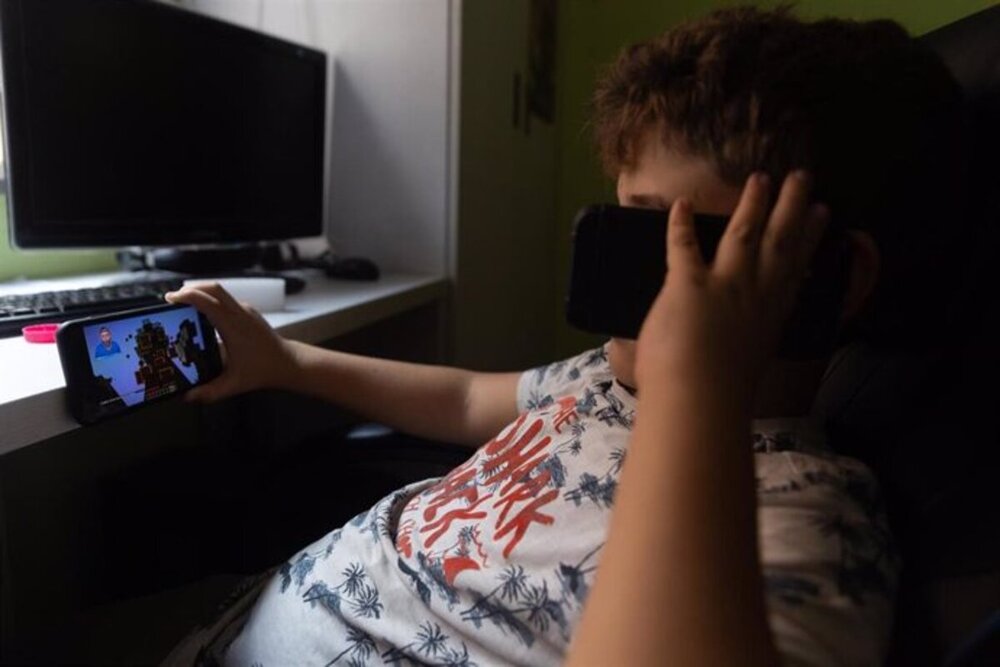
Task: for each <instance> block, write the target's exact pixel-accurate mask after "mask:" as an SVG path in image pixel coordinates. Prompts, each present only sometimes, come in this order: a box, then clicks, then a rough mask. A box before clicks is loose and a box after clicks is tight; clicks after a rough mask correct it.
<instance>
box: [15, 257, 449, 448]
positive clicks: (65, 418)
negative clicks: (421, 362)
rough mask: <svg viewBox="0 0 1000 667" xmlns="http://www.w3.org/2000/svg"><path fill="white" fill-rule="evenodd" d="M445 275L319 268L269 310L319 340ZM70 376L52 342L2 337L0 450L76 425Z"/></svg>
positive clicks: (292, 333)
mask: <svg viewBox="0 0 1000 667" xmlns="http://www.w3.org/2000/svg"><path fill="white" fill-rule="evenodd" d="M116 278H117V279H118V280H121V278H122V274H106V275H103V276H88V277H85V278H76V279H72V280H60V281H45V282H44V283H42V282H38V283H34V284H32V285H27V286H26V285H20V284H16V283H15V284H8V285H0V292H2V293H11V292H16V291H22V292H23V291H29V290H30V291H42V290H47V289H73V288H76V287H81V286H91V285H95V284H100V283H101V282H102V281H103V282H107V281H109V280H114V279H116ZM446 292H447V283H446V280H445V279H444V278H441V277H436V276H414V275H396V274H390V275H383V276H382V278H380V279H379V280H377V281H375V282H370V283H368V282H348V281H336V280H328V279H326V278H324V277H322V276H318V277H316V278H314V279H311V280H310V281H309V284H308V285H307V286H306V289H305V290H303V291H302V292H300V293H299V294H296V295H294V296H290V297H288V299H287V300H286V307H285V310H284V311H283V312H280V313H265V315H264V316H265V318H266V319H267V321H268V322H270V323H271V325H272V326H273V327H275V329H277V330H278V331H279V332H280V333H281V334H282V335H283V336H285V337H287V338H293V339H295V340H301V341H305V342H307V343H317V342H320V341H324V340H328V339H330V338H333V337H335V336H339V335H341V334H344V333H347V332H349V331H353V330H355V329H360V328H361V327H364V326H366V325H368V324H372V323H374V322H377V321H379V320H383V319H385V318H387V317H391V316H392V315H395V314H398V313H402V312H405V311H407V310H410V309H412V308H415V307H417V306H421V305H424V304H428V303H432V302H434V301H438V300H441V299H443V298H444V296H445V294H446ZM65 386H66V385H65V382H64V380H63V374H62V368H61V367H60V365H59V355H58V353H57V351H56V347H55V345H38V344H31V343H27V342H25V341H24V339H23V338H20V337H18V338H4V339H0V455H2V454H5V453H7V452H11V451H14V450H15V449H19V448H21V447H25V446H27V445H30V444H32V443H35V442H39V441H41V440H45V439H47V438H51V437H53V436H56V435H59V434H61V433H65V432H66V431H70V430H72V429H75V428H79V424H77V423H76V422H75V421H74V420H73V418H72V417H70V415H69V413H68V412H67V410H66V406H65V400H66V399H65Z"/></svg>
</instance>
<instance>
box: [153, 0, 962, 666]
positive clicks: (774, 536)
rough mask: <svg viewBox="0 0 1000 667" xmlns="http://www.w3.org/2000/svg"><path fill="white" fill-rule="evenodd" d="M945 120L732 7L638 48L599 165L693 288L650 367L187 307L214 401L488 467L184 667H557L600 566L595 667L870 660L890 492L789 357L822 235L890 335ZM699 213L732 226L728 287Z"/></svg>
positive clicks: (270, 587)
mask: <svg viewBox="0 0 1000 667" xmlns="http://www.w3.org/2000/svg"><path fill="white" fill-rule="evenodd" d="M863 106H870V107H871V108H870V109H867V108H866V109H865V110H864V111H863V112H862V111H861V110H860V109H861V107H863ZM955 109H957V93H956V89H955V86H954V84H953V82H952V81H951V80H950V78H949V77H948V75H947V72H946V71H945V69H944V68H943V66H942V65H941V64H940V63H938V62H937V61H935V60H934V59H933V58H932V57H930V56H928V54H926V53H925V52H923V51H922V50H921V49H919V48H918V47H917V46H916V45H915V44H914V43H913V42H912V41H911V40H910V39H909V38H908V37H907V36H906V35H905V33H903V31H902V30H900V29H899V28H898V27H897V26H895V25H893V24H889V23H886V22H876V23H870V24H855V23H849V22H842V21H825V22H819V23H815V24H803V23H800V22H799V21H797V20H795V19H794V18H792V17H791V16H790V15H789V13H788V12H787V10H777V11H773V12H764V11H758V10H754V9H734V10H723V11H720V12H716V13H713V14H711V15H709V16H708V17H706V18H704V19H701V20H698V21H694V22H692V23H689V24H685V25H682V26H679V27H678V28H676V29H674V30H672V31H670V32H668V33H666V34H665V35H663V36H662V37H661V38H659V39H657V40H654V41H652V42H649V43H646V44H642V45H639V46H636V47H632V48H631V49H629V50H627V51H625V52H624V53H623V54H622V56H621V57H620V58H619V60H618V62H617V63H616V64H615V65H614V66H613V67H612V68H611V69H610V70H609V71H608V72H607V73H606V75H605V78H604V80H603V81H602V83H601V84H600V85H599V88H598V93H597V96H596V114H595V115H596V123H595V125H596V129H597V135H598V141H599V144H600V146H601V152H602V155H603V157H604V160H605V164H606V166H608V167H609V170H610V171H611V173H612V174H613V175H614V176H615V177H616V179H617V184H618V197H619V200H620V202H621V203H622V204H624V205H631V206H645V207H653V208H667V207H671V213H670V216H671V217H670V233H669V234H668V237H669V238H668V251H667V252H668V255H669V256H670V260H669V261H670V265H671V267H674V268H672V270H671V272H670V274H669V275H668V279H667V283H666V288H665V289H664V291H663V292H662V293H661V295H660V298H659V299H658V301H657V304H656V305H655V306H654V308H653V310H652V311H651V313H650V316H649V317H648V318H647V320H646V323H645V325H644V329H643V333H642V335H641V336H640V340H639V344H638V347H637V345H636V342H635V341H626V340H618V339H613V340H611V341H610V342H609V343H608V344H607V345H606V346H604V347H602V348H599V349H596V350H592V351H589V352H585V353H583V354H581V355H579V356H577V357H574V358H573V359H570V360H567V361H563V362H557V363H555V364H552V365H549V366H546V367H542V368H539V369H535V370H533V371H528V372H526V373H523V374H518V373H498V374H483V373H473V372H468V371H462V370H457V369H450V368H439V367H428V366H419V365H412V364H403V363H397V362H391V361H383V360H375V359H365V358H359V357H354V356H350V355H345V354H340V353H336V352H328V351H323V350H319V349H315V348H311V347H309V346H306V345H302V344H298V343H294V342H289V341H285V340H282V339H280V338H279V337H278V336H276V335H275V334H274V333H273V332H272V331H271V330H270V329H269V328H268V327H267V325H266V324H265V323H264V322H263V320H262V319H261V318H260V317H259V316H258V315H256V314H255V313H252V312H251V311H248V310H246V309H244V308H242V307H241V306H240V305H239V304H237V303H236V302H235V301H233V299H232V298H231V297H230V296H229V295H228V294H226V293H225V292H224V291H223V290H221V289H219V288H213V287H208V288H201V289H187V290H184V291H182V292H179V293H175V294H172V295H169V299H170V300H171V301H174V302H183V303H188V304H191V305H194V306H196V307H197V308H199V309H200V310H202V311H203V312H205V313H206V314H207V315H208V316H209V317H210V318H211V319H212V321H213V322H214V323H215V325H216V327H217V329H218V330H219V332H220V334H221V335H222V337H223V339H224V343H225V348H226V354H227V368H226V371H225V373H224V374H223V375H222V376H221V377H220V378H219V379H218V380H216V381H215V382H213V383H212V384H210V385H207V386H205V387H203V388H201V389H199V390H196V392H197V393H195V392H192V396H193V397H194V398H200V399H202V400H217V399H219V398H222V397H225V396H228V395H232V394H235V393H238V392H242V391H248V390H252V389H256V388H261V387H277V388H284V389H290V390H295V391H299V392H303V393H307V394H311V395H314V396H320V397H323V398H326V399H329V400H330V401H332V402H334V403H337V404H339V405H341V406H344V407H346V408H348V409H351V410H354V411H356V412H359V413H362V414H364V415H366V416H367V417H369V418H371V419H374V420H377V421H380V422H382V423H386V424H388V425H391V426H393V427H395V428H397V429H399V430H402V431H406V432H409V433H413V434H416V435H420V436H423V437H426V438H431V439H436V440H443V441H449V442H457V443H466V444H469V445H471V446H473V447H479V449H477V450H476V451H475V452H474V453H473V454H472V455H471V458H470V459H469V460H468V461H467V462H466V463H464V464H462V465H460V466H459V467H458V468H456V469H455V470H454V471H452V472H451V473H450V474H448V475H447V476H446V477H444V478H443V479H439V480H428V481H426V482H421V483H417V484H413V485H410V486H408V487H406V488H404V489H400V490H399V491H397V492H395V493H393V494H391V495H390V496H388V497H386V498H385V499H384V500H382V501H380V502H379V503H377V504H376V505H375V506H374V507H373V508H372V509H371V510H370V511H369V512H367V513H365V514H362V515H359V516H358V517H357V518H355V519H354V520H352V521H351V522H349V523H348V524H347V525H345V526H344V527H342V528H340V529H337V530H335V531H333V532H332V533H330V534H329V535H327V536H326V537H324V538H322V539H321V540H319V541H318V542H316V543H315V544H314V545H312V546H310V547H308V548H307V549H305V550H304V551H302V552H300V553H299V554H296V555H295V556H293V557H292V558H291V559H290V560H289V561H288V562H287V563H285V564H283V565H282V566H280V567H279V568H278V569H277V570H276V571H275V572H274V573H269V574H268V575H267V576H265V577H264V579H263V580H262V581H261V582H260V583H259V584H257V585H255V586H253V587H252V589H251V590H250V591H249V592H247V593H246V594H245V595H243V596H242V597H241V598H240V599H239V600H238V601H237V602H236V603H235V604H234V605H232V606H231V607H230V608H229V609H227V610H226V611H224V612H223V614H222V616H221V617H220V619H219V620H218V621H217V622H216V623H215V624H214V625H213V626H212V627H211V628H206V629H204V630H203V631H200V632H199V633H198V634H197V635H196V636H195V637H193V638H192V639H191V640H190V641H189V642H188V643H187V644H186V645H184V646H182V647H179V649H178V651H177V652H175V654H174V658H175V659H176V660H177V661H183V660H190V658H191V656H194V655H195V654H197V656H198V660H199V661H200V662H202V663H204V664H214V663H216V662H221V663H225V664H247V665H249V664H254V663H260V664H264V665H270V664H312V663H317V664H409V663H427V664H449V665H459V664H461V665H473V664H476V665H487V664H508V663H516V664H532V665H537V664H557V663H559V662H561V661H562V660H563V658H564V657H565V654H566V651H567V648H568V646H569V643H570V639H571V637H572V636H573V635H574V629H575V628H576V625H577V623H578V621H579V620H580V617H581V614H582V612H583V605H584V601H585V600H586V599H587V597H588V593H589V591H590V589H591V587H592V586H593V585H594V577H595V572H596V569H597V565H598V563H599V562H602V561H603V559H604V555H605V553H604V552H605V551H607V552H608V568H609V570H608V572H609V573H610V574H609V575H608V576H607V577H605V576H603V575H602V576H601V577H599V578H598V580H597V581H598V583H597V587H596V588H595V590H594V595H595V596H597V598H596V599H597V600H598V601H597V602H596V603H595V604H594V605H592V606H588V608H587V609H588V611H587V614H585V615H584V622H583V623H584V624H583V626H582V629H581V633H579V635H578V637H577V638H576V639H575V640H574V644H575V647H574V652H573V653H572V654H571V658H572V659H573V660H575V661H579V662H589V663H591V664H631V662H632V660H642V659H645V660H647V661H650V662H653V663H655V662H657V661H658V660H659V661H665V662H668V663H670V664H678V663H680V662H683V661H685V660H687V661H691V662H693V663H695V664H699V663H705V662H706V661H716V662H723V663H727V664H737V663H743V662H746V663H748V664H749V663H751V662H760V663H767V662H773V661H774V660H776V659H777V656H779V655H780V656H781V658H782V659H783V660H784V661H787V662H789V663H793V664H830V663H838V664H839V663H843V664H858V665H869V664H877V663H879V662H880V661H881V660H882V658H883V657H884V654H885V651H886V645H887V641H888V635H889V629H890V625H891V608H892V598H893V594H894V587H895V577H896V568H897V562H896V559H895V556H894V553H893V550H892V545H891V540H890V537H889V533H888V528H887V526H886V523H885V518H884V515H883V513H882V511H881V509H880V507H879V503H878V501H877V491H876V489H875V483H874V480H873V478H872V475H871V474H870V472H869V471H868V470H867V469H866V468H865V467H864V466H863V465H861V464H860V463H858V462H856V461H852V460H848V459H843V458H839V457H837V456H835V455H834V454H833V453H831V452H830V451H829V449H828V448H827V447H826V444H825V443H824V439H823V435H822V433H821V432H820V431H819V429H817V428H816V427H815V426H814V425H812V424H810V423H809V421H808V419H805V418H803V415H805V414H806V412H807V410H808V408H809V404H810V402H811V399H812V396H813V395H814V393H815V389H816V386H817V385H818V382H819V379H820V377H821V374H822V371H823V368H824V366H825V364H826V362H827V361H828V360H827V359H817V360H815V361H813V362H811V363H795V364H792V363H790V362H781V361H776V360H773V359H771V355H772V353H773V350H774V347H775V345H776V340H777V336H778V334H779V332H780V330H781V326H782V324H783V322H784V319H785V318H786V317H787V312H788V310H789V308H790V306H791V304H792V303H793V302H794V296H795V290H796V288H797V287H798V285H799V283H800V282H801V280H802V277H803V275H804V274H805V272H806V271H807V269H808V259H809V257H810V255H811V252H812V249H813V248H814V247H815V243H816V241H817V239H818V238H819V234H820V232H821V231H822V229H823V228H824V226H825V225H826V224H827V220H828V219H833V220H834V221H836V224H842V225H844V226H846V227H849V228H850V229H851V231H850V232H849V235H848V238H849V239H850V250H851V253H850V268H849V271H848V276H849V277H848V281H847V282H848V285H847V288H846V293H845V296H844V300H843V304H842V321H843V323H844V330H845V335H847V334H850V335H854V336H859V335H864V336H867V337H868V338H869V339H871V340H875V341H878V340H882V339H884V338H887V337H889V336H893V335H896V333H898V331H899V329H898V326H899V324H900V322H905V315H906V314H907V313H908V311H907V308H906V306H908V305H909V302H907V301H906V299H905V298H903V297H904V295H905V294H906V292H904V291H903V290H902V286H903V284H904V283H905V282H906V281H908V280H910V279H912V278H914V277H917V276H920V275H922V274H920V273H917V272H915V269H914V267H913V266H910V265H908V263H910V262H912V261H914V260H915V259H920V258H921V257H923V255H922V254H921V252H922V251H923V250H925V249H926V248H929V247H930V244H929V243H926V244H924V243H922V242H921V240H922V239H923V238H924V236H925V234H924V231H925V229H929V227H926V226H925V225H924V223H925V222H926V223H928V224H929V223H930V222H931V221H933V218H932V217H928V216H930V215H931V214H933V213H935V211H934V210H933V209H934V207H933V205H932V204H933V202H929V201H926V200H925V201H924V202H923V203H924V206H921V207H916V206H907V198H906V197H904V196H903V195H904V193H905V192H906V190H905V188H906V187H911V186H914V185H916V186H917V187H923V188H926V186H927V185H928V183H930V182H933V181H932V180H931V179H932V177H931V176H930V175H929V173H930V168H929V167H926V165H928V164H933V161H934V160H939V161H943V160H944V159H945V158H946V157H947V146H948V144H947V141H946V140H945V139H944V138H942V136H943V134H942V132H938V131H936V130H937V129H940V128H946V127H948V125H947V123H948V122H950V121H951V120H953V118H952V116H951V115H950V114H951V113H953V111H954V110H955ZM804 170H808V173H807V172H806V171H804ZM813 184H815V185H813ZM925 191H927V190H925ZM911 199H912V198H911ZM941 199H944V197H942V198H941ZM814 200H819V201H822V202H824V204H826V205H827V206H823V205H818V204H812V202H813V201H814ZM772 204H773V211H771V213H770V214H768V211H769V210H771V208H772ZM671 205H673V206H671ZM692 211H699V212H705V213H718V214H727V215H729V214H732V216H733V217H732V221H731V223H730V226H729V228H728V229H727V232H726V238H725V239H724V240H723V243H722V244H721V245H720V249H719V255H718V256H717V258H716V260H715V262H714V263H713V264H712V266H711V267H706V266H705V265H704V263H703V262H702V261H701V259H700V257H698V256H697V252H692V247H693V246H692V245H691V243H690V241H689V239H690V224H691V223H690V215H691V212H692ZM831 212H832V213H831ZM888 212H892V213H893V214H894V215H893V216H892V217H890V216H888V215H886V214H887V213H888ZM900 215H905V216H908V217H900ZM901 221H905V225H906V226H905V227H901V226H900V225H903V224H904V223H903V222H901ZM720 276H721V277H720ZM926 282H927V286H928V289H930V288H931V287H933V286H934V284H935V282H934V281H932V280H927V281H926ZM894 327H895V328H894ZM751 417H753V418H756V419H755V420H754V421H753V429H752V430H753V435H752V438H751V433H750V431H751V429H750V421H751ZM483 443H485V444H483ZM751 447H752V453H751V449H750V448H751ZM626 451H629V452H630V454H629V457H628V463H624V461H625V452H626ZM633 454H634V456H633ZM633 458H635V461H633ZM623 465H624V467H625V468H626V480H628V481H627V484H626V486H625V488H624V489H623V491H622V492H621V494H620V495H621V502H622V503H623V505H622V509H621V516H620V517H619V516H618V509H616V517H615V522H614V530H613V531H612V534H611V538H610V541H609V542H608V547H607V549H606V550H605V542H606V541H607V540H608V539H609V538H608V534H607V527H608V522H609V520H610V518H611V508H612V505H613V503H615V504H617V502H618V498H619V494H618V493H617V487H618V484H619V479H620V477H621V473H622V469H623ZM754 472H755V474H756V499H755V500H754V478H753V476H752V475H753V474H754ZM651 476H652V477H651ZM688 501H690V502H691V505H690V506H687V505H685V503H687V502H688ZM755 501H756V507H755V504H754V503H755ZM754 509H756V512H755V511H754ZM661 526H662V527H663V529H664V530H666V531H667V533H668V534H667V535H666V537H664V536H663V535H660V534H659V533H658V532H657V531H658V530H660V527H661ZM647 538H648V539H647ZM758 539H759V546H758ZM758 552H759V554H758ZM672 573H673V574H672ZM674 574H676V577H674V576H673V575H674ZM672 577H673V578H672ZM647 582H649V585H648V586H647V585H646V583H647ZM616 588H617V590H616ZM671 602H676V603H677V604H678V605H680V606H679V607H677V608H675V609H671V608H670V607H669V606H666V607H665V606H664V605H665V604H668V605H669V603H671ZM647 610H649V611H648V612H647ZM629 626H631V627H632V628H634V629H637V631H636V632H634V633H632V634H630V627H629ZM661 626H662V630H663V631H662V633H660V634H661V635H662V636H661V637H657V633H658V632H659V628H660V627H661ZM713 641H714V643H715V645H716V648H717V650H715V649H713V647H712V646H711V644H712V642H713ZM645 649H649V651H646V652H644V650H645ZM650 651H651V652H650Z"/></svg>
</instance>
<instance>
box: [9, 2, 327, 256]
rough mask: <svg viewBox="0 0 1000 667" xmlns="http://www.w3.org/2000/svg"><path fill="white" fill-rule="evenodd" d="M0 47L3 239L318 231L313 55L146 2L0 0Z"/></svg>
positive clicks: (162, 238)
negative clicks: (6, 224) (6, 216)
mask: <svg viewBox="0 0 1000 667" xmlns="http://www.w3.org/2000/svg"><path fill="white" fill-rule="evenodd" d="M0 54H2V68H3V86H4V90H3V106H4V123H5V133H4V134H5V140H6V148H7V183H8V207H9V209H8V210H9V212H10V214H11V215H10V220H11V223H12V224H11V225H10V229H11V237H12V241H13V243H14V244H15V245H17V246H18V247H22V248H43V247H44V248H70V247H108V246H149V247H152V246H178V245H179V246H189V245H205V244H207V245H214V244H239V243H247V242H258V241H264V240H278V239H289V238H296V237H303V236H316V235H319V234H321V233H322V230H323V207H324V163H325V159H324V153H325V151H324V147H325V128H326V123H325V119H326V86H327V58H326V55H325V54H324V53H323V52H321V51H317V50H315V49H311V48H307V47H305V46H302V45H299V44H294V43H291V42H287V41H284V40H281V39H277V38H274V37H271V36H268V35H264V34H261V33H258V32H255V31H253V30H248V29H245V28H241V27H237V26H234V25H232V24H229V23H225V22H223V21H219V20H216V19H212V18H208V17H205V16H202V15H199V14H196V13H193V12H191V11H187V10H184V9H180V8H176V7H171V6H169V5H166V4H164V3H162V2H157V1H154V0H44V1H41V2H40V1H39V0H0Z"/></svg>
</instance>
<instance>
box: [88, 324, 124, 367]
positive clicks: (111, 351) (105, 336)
mask: <svg viewBox="0 0 1000 667" xmlns="http://www.w3.org/2000/svg"><path fill="white" fill-rule="evenodd" d="M100 336H101V342H100V343H98V344H97V347H96V348H94V358H95V359H96V358H100V357H110V356H112V355H115V354H121V351H122V350H121V348H120V347H118V343H116V342H115V341H114V340H112V338H111V330H110V329H108V328H107V327H101V331H100Z"/></svg>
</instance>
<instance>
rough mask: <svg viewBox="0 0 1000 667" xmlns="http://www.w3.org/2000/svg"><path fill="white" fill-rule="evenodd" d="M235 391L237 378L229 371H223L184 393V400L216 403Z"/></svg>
mask: <svg viewBox="0 0 1000 667" xmlns="http://www.w3.org/2000/svg"><path fill="white" fill-rule="evenodd" d="M235 393H236V382H235V378H234V377H233V376H232V375H230V374H229V373H223V374H222V375H220V376H219V377H217V378H215V379H214V380H212V381H211V382H209V383H208V384H203V385H201V386H200V387H195V388H194V389H192V390H191V391H189V392H187V393H186V394H184V400H185V401H188V402H190V403H214V402H216V401H219V400H221V399H223V398H226V397H227V396H231V395H232V394H235Z"/></svg>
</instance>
